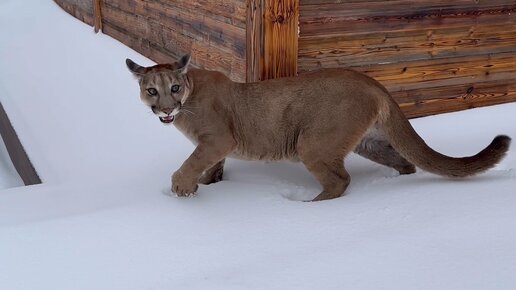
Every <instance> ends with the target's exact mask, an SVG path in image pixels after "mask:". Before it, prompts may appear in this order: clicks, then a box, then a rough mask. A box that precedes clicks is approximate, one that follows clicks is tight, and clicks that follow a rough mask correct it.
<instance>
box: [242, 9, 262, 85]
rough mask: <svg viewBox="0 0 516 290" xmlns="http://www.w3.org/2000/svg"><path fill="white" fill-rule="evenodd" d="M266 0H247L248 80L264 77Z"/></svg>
mask: <svg viewBox="0 0 516 290" xmlns="http://www.w3.org/2000/svg"><path fill="white" fill-rule="evenodd" d="M264 1H265V0H248V1H247V24H246V36H247V43H246V49H247V51H246V53H247V54H246V67H247V78H246V81H247V82H257V81H260V80H261V79H262V70H263V61H264V60H263V54H264V45H263V44H264V42H263V39H264V35H263V33H264V32H263V13H264V12H263V11H264V7H265V6H264V5H265V3H264Z"/></svg>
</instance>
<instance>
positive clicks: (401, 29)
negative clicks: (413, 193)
mask: <svg viewBox="0 0 516 290" xmlns="http://www.w3.org/2000/svg"><path fill="white" fill-rule="evenodd" d="M515 13H516V1H515V0H512V1H507V0H458V1H443V0H433V1H429V0H420V1H407V0H393V1H375V0H334V1H331V0H300V36H299V63H298V66H299V72H300V73H303V72H305V71H311V70H315V69H319V68H327V67H351V68H354V69H356V70H358V71H361V72H364V73H366V74H368V75H370V76H371V77H374V78H375V79H377V80H378V81H380V82H381V83H382V84H384V85H385V86H386V87H387V88H388V89H389V91H391V92H392V94H393V96H394V97H395V99H396V101H397V102H398V103H399V104H400V106H401V107H402V108H403V109H404V111H405V113H406V114H407V115H408V116H411V117H414V116H423V115H428V114H436V113H441V112H447V111H455V110H461V109H466V108H471V107H477V106H484V105H490V104H497V103H503V102H508V101H515V100H516V88H515V87H514V86H513V85H512V83H513V81H514V79H516V14H515ZM468 91H469V93H468Z"/></svg>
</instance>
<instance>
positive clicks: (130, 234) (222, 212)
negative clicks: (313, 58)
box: [0, 0, 516, 290]
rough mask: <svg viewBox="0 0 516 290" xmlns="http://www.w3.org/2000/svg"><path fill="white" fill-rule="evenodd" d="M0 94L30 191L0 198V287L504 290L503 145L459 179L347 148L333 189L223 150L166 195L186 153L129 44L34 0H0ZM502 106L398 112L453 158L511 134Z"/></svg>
mask: <svg viewBox="0 0 516 290" xmlns="http://www.w3.org/2000/svg"><path fill="white" fill-rule="evenodd" d="M0 35H1V40H0V63H1V66H0V92H1V93H0V99H1V102H2V104H3V105H4V107H5V109H6V111H7V112H8V114H9V117H10V118H11V121H12V123H13V125H14V127H15V128H16V130H17V132H18V134H19V137H20V139H21V141H22V143H23V144H24V145H25V147H26V150H27V153H28V154H29V156H30V157H31V160H32V161H33V163H34V165H35V167H36V169H37V170H38V173H39V174H40V176H41V177H42V179H43V184H40V185H35V186H28V187H16V188H9V189H3V190H0V289H53V290H56V289H514V288H515V287H516V275H514V273H515V272H516V246H515V245H516V211H515V208H516V195H515V188H516V178H515V177H516V173H515V170H514V168H515V167H516V152H515V150H514V149H512V150H511V152H510V153H509V155H508V157H507V158H506V159H505V160H504V161H503V162H502V163H501V164H500V165H499V166H497V167H496V168H495V169H493V170H491V171H489V172H488V173H486V174H484V175H482V176H478V177H475V178H468V179H466V180H460V181H457V180H449V179H444V178H440V177H437V176H433V175H431V174H428V173H425V172H418V173H417V174H415V175H410V176H398V175H397V174H396V173H395V172H394V171H393V170H391V169H389V168H386V167H382V166H380V165H377V164H373V163H371V162H369V161H366V160H364V159H361V158H359V157H356V156H351V157H349V158H348V159H347V160H346V163H347V168H348V169H349V171H350V174H351V176H352V183H351V186H350V188H349V189H348V191H347V193H348V194H347V195H346V196H344V197H342V198H339V199H336V200H332V201H327V202H318V203H305V202H297V201H294V200H303V199H307V198H310V197H313V196H314V195H315V194H316V193H317V192H318V191H319V185H318V184H317V182H316V181H315V180H314V179H313V178H312V177H311V176H310V175H309V174H308V173H307V172H306V170H305V169H304V168H303V166H302V165H301V164H294V163H276V164H263V163H258V162H245V161H237V160H229V161H228V162H227V165H226V173H225V174H226V175H225V181H223V182H221V183H217V184H214V185H209V186H200V190H199V194H198V195H197V196H196V197H193V198H173V197H170V196H168V195H166V194H165V193H168V188H169V186H170V184H169V183H170V175H171V173H172V172H173V171H174V170H175V169H176V168H178V167H179V166H180V164H181V163H182V161H183V160H184V159H185V158H186V157H187V156H188V155H189V154H190V153H191V151H192V150H193V146H192V145H191V144H190V142H189V141H188V140H187V139H186V138H185V137H184V136H182V135H181V134H180V133H179V132H178V131H177V130H175V129H174V128H173V127H171V126H163V125H162V124H161V123H160V122H159V121H158V119H157V118H156V117H155V116H153V114H152V113H150V112H149V110H148V109H147V108H145V107H144V106H143V105H142V104H141V103H140V100H139V98H138V93H137V83H136V81H135V80H134V79H133V78H132V76H131V75H130V74H129V73H128V72H127V70H126V68H125V64H124V60H125V58H127V57H130V58H132V59H133V60H135V61H137V62H139V63H142V64H151V63H152V62H151V61H149V60H148V59H145V58H144V57H142V56H141V55H139V54H137V53H136V52H134V51H132V50H130V49H128V48H127V47H125V46H123V45H122V44H120V43H118V42H117V41H115V40H113V39H111V38H110V37H108V36H105V35H101V34H100V35H95V34H93V32H92V28H91V27H89V26H87V25H85V24H83V23H81V22H79V21H77V20H75V19H74V18H73V17H71V16H69V15H68V14H66V13H65V12H63V11H61V10H60V8H59V7H57V6H56V5H55V4H54V3H52V1H36V0H33V1H17V0H3V1H0ZM515 113H516V104H507V105H500V106H494V107H489V108H483V109H475V110H469V111H465V112H459V113H453V114H445V115H440V116H435V117H429V118H422V119H417V120H414V121H412V124H413V125H414V126H415V128H416V130H417V131H418V132H419V133H420V134H421V135H422V137H423V138H424V139H425V140H427V143H428V144H429V145H430V146H432V147H433V148H435V149H437V150H439V151H440V152H443V153H446V154H449V155H456V156H460V155H471V154H474V153H476V152H478V151H479V150H480V149H481V148H483V147H484V146H486V145H487V144H489V142H490V141H491V140H492V138H493V137H494V136H495V135H497V134H501V133H505V134H508V135H510V136H513V137H514V136H516V127H515V126H514V124H515V123H516V114H515Z"/></svg>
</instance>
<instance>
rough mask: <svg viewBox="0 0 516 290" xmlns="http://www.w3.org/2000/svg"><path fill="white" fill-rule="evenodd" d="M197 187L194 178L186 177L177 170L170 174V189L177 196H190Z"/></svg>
mask: <svg viewBox="0 0 516 290" xmlns="http://www.w3.org/2000/svg"><path fill="white" fill-rule="evenodd" d="M198 187H199V186H197V179H196V178H188V177H186V176H184V175H183V174H182V173H180V172H179V171H176V172H175V173H174V175H172V191H173V192H174V193H175V194H176V195H177V196H192V195H194V194H195V192H197V188H198Z"/></svg>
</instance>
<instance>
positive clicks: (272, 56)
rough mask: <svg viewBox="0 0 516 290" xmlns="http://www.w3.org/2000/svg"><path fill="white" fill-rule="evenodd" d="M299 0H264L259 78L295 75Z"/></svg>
mask: <svg viewBox="0 0 516 290" xmlns="http://www.w3.org/2000/svg"><path fill="white" fill-rule="evenodd" d="M298 37H299V0H265V15H264V55H263V72H262V79H272V78H279V77H287V76H295V75H297V52H298Z"/></svg>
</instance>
